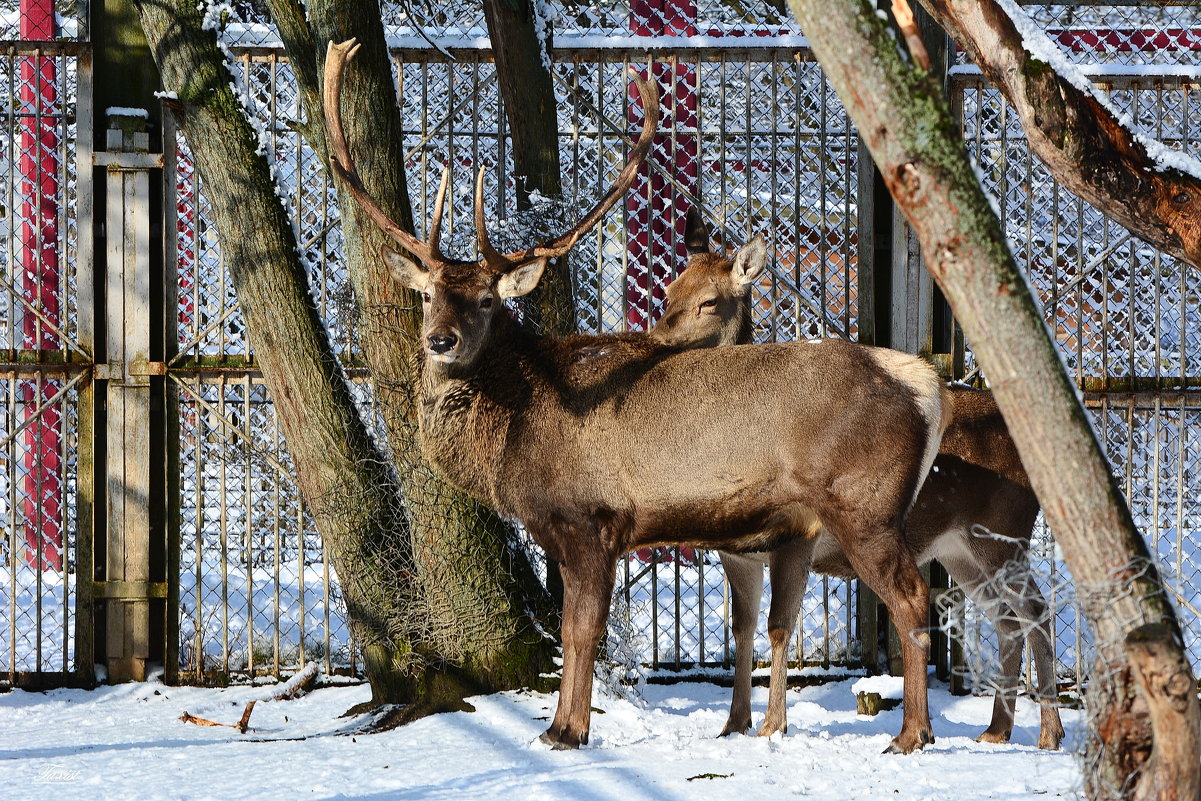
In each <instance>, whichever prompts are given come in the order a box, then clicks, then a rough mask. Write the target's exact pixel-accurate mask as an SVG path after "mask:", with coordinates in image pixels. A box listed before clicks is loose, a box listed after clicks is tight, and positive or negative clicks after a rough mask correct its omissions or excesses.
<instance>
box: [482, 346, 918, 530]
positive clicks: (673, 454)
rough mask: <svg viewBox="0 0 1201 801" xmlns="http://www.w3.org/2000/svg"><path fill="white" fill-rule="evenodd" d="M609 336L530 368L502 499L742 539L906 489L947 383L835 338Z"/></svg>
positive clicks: (583, 516) (513, 426) (500, 479)
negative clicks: (676, 346) (625, 341)
mask: <svg viewBox="0 0 1201 801" xmlns="http://www.w3.org/2000/svg"><path fill="white" fill-rule="evenodd" d="M600 347H602V348H603V347H604V344H603V341H601V344H600ZM613 347H614V350H613V351H612V352H603V353H599V354H592V355H591V356H590V357H589V358H587V359H585V360H583V361H578V362H571V363H567V364H564V363H563V361H562V359H563V354H562V353H561V352H559V351H558V350H556V351H555V352H554V353H551V354H549V357H553V358H554V359H558V360H559V361H558V362H557V363H554V364H550V365H545V364H544V365H542V366H540V367H538V368H536V369H534V370H533V372H532V373H531V376H530V377H529V378H530V380H533V378H537V377H541V379H544V380H536V381H533V383H531V384H530V396H529V403H528V406H526V408H524V409H522V410H520V413H515V414H512V415H511V416H510V419H509V423H508V425H507V429H506V438H505V447H504V453H503V455H502V458H501V460H500V464H499V469H498V471H497V474H496V476H495V481H496V485H497V488H498V489H497V492H496V497H497V499H498V502H499V505H500V506H501V508H502V511H505V512H507V513H509V514H512V515H514V516H516V517H517V518H518V519H521V520H523V521H527V524H528V521H531V520H534V521H538V520H543V521H544V522H545V524H546V525H548V526H549V525H562V519H566V518H568V517H571V516H572V515H578V517H579V520H578V521H576V520H574V519H573V520H571V521H569V525H576V524H577V523H578V525H580V526H584V525H585V522H584V521H585V520H595V519H605V518H610V519H612V520H614V521H615V525H614V528H621V527H629V528H631V529H633V530H635V531H636V532H638V533H637V534H636V537H637V538H638V541H637V542H636V543H630V544H631V545H634V544H641V543H643V542H651V541H664V542H682V541H688V542H695V543H697V544H701V545H705V544H715V543H717V542H723V543H727V544H729V543H730V542H731V540H733V541H734V542H735V543H736V547H751V544H750V543H747V544H744V545H742V546H738V545H737V541H738V539H739V537H740V536H741V535H742V534H745V535H746V536H748V537H750V536H751V535H753V534H755V533H756V532H757V531H760V532H765V536H768V537H770V536H771V534H772V532H773V531H775V532H776V533H779V532H780V530H782V529H784V528H788V527H791V526H796V525H801V524H803V523H804V521H805V520H806V519H807V517H806V516H807V515H808V516H812V515H813V514H818V515H820V516H822V517H823V518H825V517H826V516H827V515H828V514H834V513H838V514H841V513H842V511H843V510H844V509H856V510H857V509H861V508H864V509H874V508H875V507H877V506H880V507H882V506H884V505H886V504H881V502H880V500H879V499H880V498H882V497H886V496H896V495H899V494H904V493H906V492H908V493H909V495H908V496H907V497H912V486H910V487H908V488H906V487H905V486H904V484H905V482H906V481H911V480H912V476H911V475H910V474H909V471H910V470H911V466H912V465H913V464H916V463H920V461H921V453H922V451H923V450H924V448H925V446H926V443H927V438H928V433H929V428H930V424H929V420H928V419H927V418H926V416H924V415H926V414H927V413H928V412H929V404H930V403H931V402H933V403H934V405H935V407H937V404H938V398H939V397H940V394H939V393H940V392H941V385H940V383H939V381H938V379H937V377H936V376H935V375H934V373H933V372H932V371H931V370H930V369H929V368H928V367H926V366H924V364H923V363H921V362H920V361H918V360H917V359H916V358H914V357H904V359H907V360H908V361H905V360H903V361H901V362H897V358H898V357H899V356H900V354H895V352H891V351H887V352H884V351H880V350H879V349H874V348H867V347H864V346H858V345H854V344H851V343H846V342H841V341H838V340H823V341H820V342H814V343H790V344H773V345H747V346H734V347H727V348H718V349H712V350H698V351H683V352H674V351H666V350H662V349H659V350H655V349H651V350H650V351H646V352H639V353H637V354H636V355H635V356H631V355H630V353H629V350H630V348H633V349H634V350H637V347H636V346H629V347H627V346H625V345H622V344H621V343H618V344H617V345H614V346H613ZM881 360H883V361H884V362H885V363H886V367H882V366H881ZM534 361H537V360H534ZM890 370H891V371H892V372H890ZM923 393H925V394H926V395H931V394H932V395H933V401H931V399H930V398H929V397H923V396H922V395H923ZM519 394H520V393H519ZM938 413H939V412H938V410H937V408H935V410H934V414H935V420H937V416H938ZM882 454H884V456H883V457H882ZM848 465H849V466H850V467H848ZM815 510H816V511H815ZM534 525H538V523H537V522H535V524H534ZM766 542H767V541H764V542H760V543H759V545H760V546H761V547H766V544H765V543H766Z"/></svg>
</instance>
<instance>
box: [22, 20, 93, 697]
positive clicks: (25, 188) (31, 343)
mask: <svg viewBox="0 0 1201 801" xmlns="http://www.w3.org/2000/svg"><path fill="white" fill-rule="evenodd" d="M10 16H11V15H6V14H5V10H4V9H3V8H0V25H2V24H7V23H8V22H9V18H10ZM13 19H14V20H15V17H14V18H13ZM14 24H16V23H15V22H14ZM27 33H28V32H27ZM14 38H15V37H14ZM47 38H53V37H47ZM77 67H78V59H77V57H76V55H74V54H73V52H72V51H70V50H69V49H64V48H57V47H55V46H53V45H47V46H45V47H41V46H21V47H14V48H11V49H9V50H8V51H7V52H6V53H4V54H2V55H0V132H2V134H0V135H2V136H3V146H2V147H0V236H2V240H0V361H3V362H5V366H4V368H3V370H0V397H2V398H3V404H4V413H3V416H2V419H0V671H2V672H4V673H7V674H8V679H9V680H10V681H11V680H12V679H13V678H14V677H15V675H16V674H20V673H42V674H46V673H67V672H71V671H73V670H75V669H76V667H77V665H76V660H75V642H74V636H75V597H76V589H77V588H76V574H75V571H76V565H75V549H76V545H77V538H76V534H77V530H78V526H77V522H78V521H77V518H76V509H77V497H76V489H77V483H78V475H79V473H78V470H79V463H78V457H79V449H80V442H79V430H80V429H79V419H78V415H79V408H78V405H77V404H78V403H79V399H80V396H79V393H80V389H81V388H82V387H83V386H85V385H86V381H88V380H89V379H90V374H89V373H87V372H85V371H83V370H79V369H67V368H64V367H62V366H61V365H62V364H63V363H65V362H76V363H81V364H83V365H86V363H87V362H89V361H90V356H89V354H88V352H87V349H86V348H85V347H84V346H83V345H82V344H81V334H80V319H79V303H78V297H79V295H80V292H81V291H90V276H86V275H85V276H82V277H81V276H80V275H79V272H78V270H79V264H78V234H79V225H78V213H79V206H78V198H77V195H76V190H77V186H78V181H77V176H76V158H77V150H78V147H79V142H78V137H77V131H76V124H75V118H76V98H77V95H78V75H77ZM56 364H57V365H59V366H57V367H55V366H54V365H56ZM88 578H89V579H90V577H88Z"/></svg>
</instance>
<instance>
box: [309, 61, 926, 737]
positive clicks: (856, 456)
mask: <svg viewBox="0 0 1201 801" xmlns="http://www.w3.org/2000/svg"><path fill="white" fill-rule="evenodd" d="M354 50H355V45H354V43H353V41H351V42H346V43H343V44H340V45H335V44H332V43H331V45H330V49H329V53H328V55H327V58H326V84H325V97H324V100H325V113H326V125H327V128H328V132H329V140H330V150H331V162H332V168H333V170H334V172H335V173H336V174H337V176H338V178H339V180H342V181H344V182H345V183H346V186H347V187H348V188H349V190H350V192H351V193H352V194H353V196H354V198H355V199H356V201H357V202H358V203H359V204H360V205H361V206H362V208H363V209H364V210H365V211H366V213H367V214H368V215H370V216H371V218H372V219H373V220H374V221H375V222H376V223H377V224H378V225H379V226H380V227H381V228H382V229H383V230H384V231H386V232H387V233H388V234H389V235H390V236H391V238H392V239H393V240H394V241H395V242H396V243H397V244H398V245H400V246H401V247H402V248H403V249H404V250H405V251H407V252H408V253H409V254H412V258H410V256H407V255H404V254H403V253H401V252H397V251H393V250H391V249H385V252H384V258H385V260H386V261H387V263H388V265H389V267H390V268H391V271H392V273H393V276H394V277H395V279H396V280H397V281H398V282H400V283H401V284H403V285H405V286H407V287H409V288H411V289H413V290H415V291H416V292H418V293H419V294H420V296H421V300H422V309H423V315H424V316H423V323H422V338H421V346H422V350H423V354H424V363H423V369H422V378H421V402H420V406H419V408H420V412H419V416H420V421H419V422H420V438H421V445H422V448H423V450H424V452H425V454H426V456H427V457H428V459H429V460H430V462H431V464H433V465H434V467H435V468H436V469H437V470H439V471H440V472H441V473H442V474H443V475H444V476H445V477H446V478H447V480H449V481H450V482H451V483H453V484H455V485H456V486H458V487H460V488H461V489H463V490H464V491H466V492H468V493H470V494H471V495H473V496H475V497H476V498H478V499H480V500H481V501H483V502H484V503H487V504H489V505H490V506H492V507H493V508H495V509H496V510H497V511H499V512H500V513H501V514H503V515H506V516H508V517H511V518H513V519H516V520H518V521H520V522H521V523H522V524H523V525H524V526H525V527H526V529H527V530H528V531H529V533H530V535H531V536H532V537H533V538H534V540H535V541H536V542H537V543H538V544H539V545H540V546H541V547H542V548H543V549H544V550H545V551H546V553H547V556H548V557H549V558H551V559H554V560H555V561H556V562H558V563H559V565H560V568H561V570H562V575H563V584H564V608H563V678H562V682H561V685H560V692H559V703H558V708H557V709H556V711H555V716H554V720H553V721H552V723H551V725H550V727H549V729H547V731H546V733H545V734H544V735H543V739H544V740H545V741H546V742H548V743H550V744H552V745H553V746H555V747H557V748H575V747H578V746H579V745H580V744H582V743H586V742H587V741H588V732H589V718H590V709H591V695H592V674H593V663H594V660H595V654H596V646H597V643H598V641H599V638H600V636H601V633H602V631H603V629H604V625H605V621H606V619H607V616H608V613H609V603H610V597H611V594H612V591H613V585H614V579H615V573H616V566H617V563H618V559H619V558H620V557H621V556H622V555H623V554H625V553H626V552H628V551H630V550H632V549H634V548H639V547H646V546H654V545H661V544H673V543H686V544H690V545H695V546H701V547H719V548H722V549H725V550H731V551H745V550H753V551H760V550H769V549H772V548H777V547H780V548H784V549H787V550H788V551H789V552H790V553H792V554H793V556H794V558H795V559H797V560H799V561H801V562H802V563H804V564H806V565H807V564H808V560H809V555H810V553H811V551H812V548H813V543H814V541H815V537H816V534H817V532H818V531H819V530H822V529H824V530H825V531H828V532H829V533H830V534H831V536H833V537H835V538H836V539H837V540H838V542H839V543H840V544H841V545H842V546H843V548H844V551H845V552H846V553H847V555H848V557H849V558H850V559H851V561H852V563H853V564H854V567H855V570H856V572H857V573H858V574H859V575H860V576H861V577H862V578H863V579H864V580H865V581H866V582H867V583H868V584H869V585H870V586H872V588H873V589H874V590H875V591H876V592H877V593H878V594H879V595H880V597H881V598H882V599H883V600H884V602H885V604H886V605H887V606H888V608H889V610H890V611H891V612H892V614H893V617H894V620H896V622H897V626H898V628H899V629H900V630H901V631H902V632H904V633H905V635H906V636H904V637H902V642H903V649H904V660H905V710H904V711H905V714H904V722H903V724H902V728H901V732H900V733H899V734H898V735H897V737H896V738H894V740H893V742H892V745H891V746H890V749H889V750H892V751H896V752H902V753H908V752H911V751H913V750H914V749H918V748H921V747H923V746H924V745H925V744H926V743H928V742H931V741H932V740H933V736H932V734H931V730H930V717H929V711H928V708H927V701H926V667H925V666H926V656H927V651H928V648H929V638H928V636H927V635H925V634H924V633H922V631H921V630H922V628H923V627H924V626H925V618H926V608H927V604H928V602H929V589H928V588H927V587H926V584H925V583H924V582H923V581H922V578H921V575H920V574H919V573H918V570H917V566H916V565H915V564H914V562H913V559H912V557H911V556H910V555H909V552H908V550H907V548H906V547H905V544H904V532H903V526H904V518H905V513H906V512H907V511H908V509H909V506H910V505H911V504H912V502H913V499H914V497H915V496H916V495H917V491H918V488H919V487H920V485H921V483H922V479H923V478H924V476H925V475H926V472H927V471H928V469H929V466H930V463H931V461H932V460H933V459H934V455H935V453H936V452H937V450H938V444H939V439H940V437H941V435H942V431H943V428H944V427H945V424H946V420H945V416H946V410H947V408H948V407H947V405H946V403H945V399H944V394H945V392H946V390H945V387H944V386H943V385H942V382H941V381H940V380H939V379H938V376H937V375H936V374H935V373H934V371H933V370H931V369H930V367H929V366H928V365H926V364H925V363H924V362H922V361H921V360H920V359H918V358H916V357H914V356H910V355H908V354H903V353H898V352H896V351H890V350H886V349H882V348H872V347H867V346H862V345H857V344H854V343H849V342H842V341H837V340H823V341H820V342H812V343H799V344H790V345H756V346H741V347H730V348H719V349H714V350H709V351H681V350H679V349H676V348H670V347H665V346H662V345H657V344H655V343H653V342H652V341H650V340H649V339H648V338H646V337H642V338H632V337H624V338H622V337H613V336H611V337H578V336H577V337H541V336H538V335H536V334H535V333H533V332H532V331H530V330H527V329H526V328H524V327H523V326H522V325H521V324H520V323H519V322H517V321H516V320H514V319H513V317H512V316H510V314H509V313H508V311H507V310H506V309H505V306H504V304H503V301H504V300H505V299H506V298H512V297H518V296H521V295H525V294H527V293H528V292H530V291H532V290H533V289H534V287H535V286H537V284H538V281H539V279H540V278H541V275H542V271H543V269H544V267H545V265H546V262H547V260H548V259H550V258H553V257H556V256H561V255H563V254H565V253H567V251H568V250H570V249H571V247H572V245H574V244H575V242H576V241H577V240H578V239H579V238H580V236H582V235H583V234H584V233H585V232H586V231H587V230H588V229H589V228H590V227H591V226H593V225H594V224H595V223H596V222H597V221H598V220H599V219H600V218H601V217H602V215H604V214H605V212H606V211H607V210H608V209H609V208H610V207H611V206H612V205H613V204H614V203H615V202H616V201H617V200H618V199H619V198H620V197H621V196H622V195H623V194H624V193H625V192H626V190H627V189H628V188H629V186H630V184H631V183H632V181H633V179H634V176H635V174H636V172H637V170H638V169H639V167H640V166H641V165H642V163H643V162H644V160H645V159H646V156H647V152H648V151H649V149H650V144H651V140H652V138H653V136H654V133H655V128H656V125H657V123H658V119H659V105H658V95H657V92H656V90H655V88H654V87H653V86H652V84H651V83H650V82H649V81H647V80H645V79H643V78H641V77H639V76H638V75H637V74H635V75H634V81H635V83H636V84H637V86H638V91H639V95H640V97H641V100H642V108H643V113H644V119H643V127H642V132H641V134H640V135H639V137H638V140H637V142H636V144H635V146H634V147H633V149H632V150H631V152H630V156H629V160H628V162H627V164H626V165H625V167H624V168H623V169H622V171H621V174H620V175H619V176H618V179H617V181H616V182H615V183H614V184H613V186H612V187H610V188H609V190H608V191H607V192H605V194H604V195H603V197H602V198H601V199H600V200H599V201H598V202H597V203H596V204H595V205H594V206H593V207H592V208H591V209H590V210H589V211H588V212H587V213H586V214H585V215H584V217H583V219H582V220H580V222H579V223H578V224H577V225H576V226H575V227H573V228H572V229H571V230H570V231H568V232H566V233H564V234H562V235H561V236H558V237H556V238H554V239H553V240H551V241H549V242H545V243H542V244H538V245H533V246H531V247H529V248H528V249H527V250H524V251H521V252H515V253H505V254H502V253H499V252H497V251H496V250H495V249H494V248H493V247H492V246H491V245H490V244H489V241H488V235H487V231H486V229H485V226H484V217H483V215H484V203H483V188H484V187H483V174H482V173H481V174H480V175H479V177H478V178H477V180H476V184H475V215H474V217H475V227H476V233H477V237H478V248H479V251H480V254H481V257H480V258H479V259H478V260H475V261H471V260H460V259H454V258H448V257H447V256H445V255H444V254H443V253H442V252H441V250H440V248H439V246H438V237H439V234H440V229H441V215H442V204H443V202H444V198H445V194H446V190H447V186H448V183H449V177H448V174H446V173H444V175H443V178H442V183H441V186H440V188H439V191H438V200H437V205H436V207H435V211H434V216H433V220H432V222H431V224H430V229H429V230H430V239H429V241H428V242H423V241H421V240H419V239H417V238H416V237H415V236H413V235H412V234H411V233H409V232H407V231H405V230H404V229H402V228H401V227H400V226H398V225H397V224H395V223H394V222H393V221H392V220H390V219H388V217H387V215H385V214H384V213H383V212H382V211H381V210H380V207H379V205H378V204H377V203H376V202H375V200H374V199H373V198H372V197H371V196H370V193H369V192H368V191H367V190H366V188H365V187H364V186H363V184H362V181H361V180H360V178H359V176H358V173H357V172H356V170H355V167H354V163H353V160H352V159H351V157H350V153H349V149H348V148H347V145H346V142H345V139H344V136H343V134H342V125H341V121H340V119H339V113H340V112H339V93H340V87H341V78H342V72H343V70H344V68H345V65H346V62H347V60H348V59H349V58H350V57H352V56H353V54H354ZM582 350H586V351H587V352H588V353H589V354H590V356H589V358H586V359H583V360H581V359H580V353H581V351H582Z"/></svg>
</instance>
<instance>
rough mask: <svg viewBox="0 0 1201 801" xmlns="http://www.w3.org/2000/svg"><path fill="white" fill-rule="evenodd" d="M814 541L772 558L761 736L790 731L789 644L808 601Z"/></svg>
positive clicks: (774, 553) (787, 548)
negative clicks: (768, 663)
mask: <svg viewBox="0 0 1201 801" xmlns="http://www.w3.org/2000/svg"><path fill="white" fill-rule="evenodd" d="M813 542H814V541H813V539H812V538H808V537H798V538H797V539H795V540H793V541H791V542H789V543H787V544H786V545H783V546H781V547H780V548H777V549H776V550H774V551H772V552H771V555H770V557H769V559H770V561H769V562H768V564H769V566H770V571H771V611H769V612H768V614H767V636H768V639H769V640H770V641H771V684H770V686H769V688H768V695H767V714H766V715H765V716H764V718H763V726H762V727H760V729H759V736H760V737H770V736H771V735H773V734H775V733H776V732H781V733H784V732H787V731H788V645H789V643H790V642H791V641H792V633H793V631H794V630H795V629H796V621H797V616H798V615H799V614H800V611H801V601H802V600H804V598H805V585H806V584H807V583H808V581H809V562H810V560H811V559H812V557H813Z"/></svg>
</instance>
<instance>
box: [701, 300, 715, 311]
mask: <svg viewBox="0 0 1201 801" xmlns="http://www.w3.org/2000/svg"><path fill="white" fill-rule="evenodd" d="M700 308H702V309H716V308H717V298H709V299H708V300H702V301H701V305H700Z"/></svg>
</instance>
